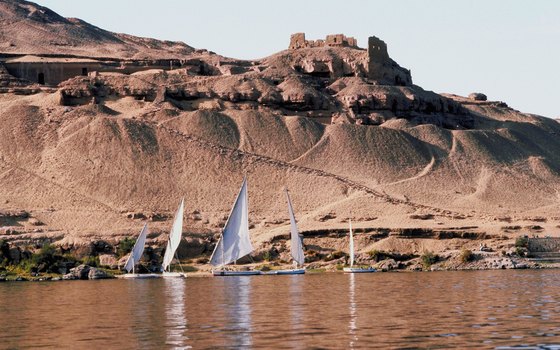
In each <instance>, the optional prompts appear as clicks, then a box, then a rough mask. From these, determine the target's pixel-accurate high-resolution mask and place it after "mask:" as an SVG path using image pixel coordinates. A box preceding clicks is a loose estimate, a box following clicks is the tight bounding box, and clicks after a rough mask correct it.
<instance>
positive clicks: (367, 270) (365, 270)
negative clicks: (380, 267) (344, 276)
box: [342, 267, 377, 273]
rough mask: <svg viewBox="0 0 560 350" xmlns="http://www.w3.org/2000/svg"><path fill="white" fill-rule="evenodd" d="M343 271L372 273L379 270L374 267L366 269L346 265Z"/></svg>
mask: <svg viewBox="0 0 560 350" xmlns="http://www.w3.org/2000/svg"><path fill="white" fill-rule="evenodd" d="M342 271H344V272H345V273H372V272H377V270H376V269H374V268H373V267H370V268H367V269H364V268H361V267H345V268H344V269H343V270H342Z"/></svg>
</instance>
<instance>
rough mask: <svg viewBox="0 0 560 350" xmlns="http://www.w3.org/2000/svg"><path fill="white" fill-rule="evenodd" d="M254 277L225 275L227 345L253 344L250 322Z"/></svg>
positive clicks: (242, 345) (225, 334)
mask: <svg viewBox="0 0 560 350" xmlns="http://www.w3.org/2000/svg"><path fill="white" fill-rule="evenodd" d="M253 278H255V277H251V276H236V277H225V278H224V288H225V290H226V298H227V303H226V305H225V306H226V308H227V309H226V320H225V322H226V329H225V333H224V334H223V336H225V337H226V338H227V345H228V346H231V347H234V348H239V347H250V346H251V345H252V344H253V339H252V329H251V328H252V323H251V283H252V280H253Z"/></svg>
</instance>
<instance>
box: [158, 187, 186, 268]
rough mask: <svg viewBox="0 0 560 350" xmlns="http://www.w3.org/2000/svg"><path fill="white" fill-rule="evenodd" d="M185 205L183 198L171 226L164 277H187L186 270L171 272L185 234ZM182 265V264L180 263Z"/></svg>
mask: <svg viewBox="0 0 560 350" xmlns="http://www.w3.org/2000/svg"><path fill="white" fill-rule="evenodd" d="M184 207H185V199H184V198H183V199H181V203H180V204H179V208H177V212H176V213H175V217H174V218H173V225H172V226H171V232H169V240H168V241H167V248H166V249H165V255H164V256H163V263H162V264H161V272H162V277H164V278H177V277H183V278H184V277H187V274H186V273H184V272H171V262H172V261H173V258H175V252H176V251H177V248H178V247H179V243H181V237H182V235H183V211H184ZM179 266H181V265H179Z"/></svg>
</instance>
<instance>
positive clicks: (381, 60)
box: [367, 36, 412, 86]
mask: <svg viewBox="0 0 560 350" xmlns="http://www.w3.org/2000/svg"><path fill="white" fill-rule="evenodd" d="M367 51H368V78H370V79H372V80H376V81H378V82H381V83H383V84H389V85H401V86H408V85H412V76H411V74H410V71H409V70H408V69H405V68H402V67H401V66H399V65H398V64H397V63H396V62H395V61H393V60H392V59H391V58H390V57H389V52H388V51H387V44H386V43H385V42H384V41H383V40H381V39H379V38H377V37H375V36H370V37H369V38H368V48H367Z"/></svg>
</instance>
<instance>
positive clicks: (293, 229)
mask: <svg viewBox="0 0 560 350" xmlns="http://www.w3.org/2000/svg"><path fill="white" fill-rule="evenodd" d="M286 199H287V200H288V212H289V214H290V233H291V237H292V239H291V246H292V248H291V253H292V258H293V259H294V261H295V262H296V263H297V264H298V265H303V263H304V262H305V255H304V254H303V244H302V242H301V237H300V236H299V232H298V228H297V224H296V218H295V216H294V208H293V207H292V201H291V200H290V195H289V194H288V189H286Z"/></svg>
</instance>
